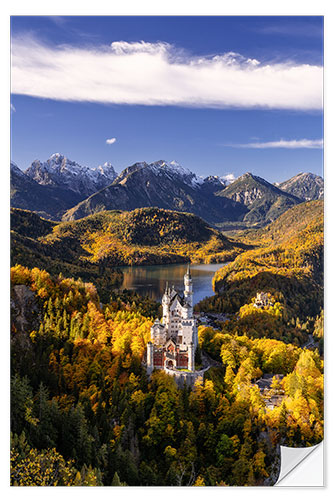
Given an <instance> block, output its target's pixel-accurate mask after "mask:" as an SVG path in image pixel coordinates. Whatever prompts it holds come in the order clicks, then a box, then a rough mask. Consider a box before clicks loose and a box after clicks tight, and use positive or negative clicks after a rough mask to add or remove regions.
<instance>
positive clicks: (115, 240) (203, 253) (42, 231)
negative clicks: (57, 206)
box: [11, 208, 245, 285]
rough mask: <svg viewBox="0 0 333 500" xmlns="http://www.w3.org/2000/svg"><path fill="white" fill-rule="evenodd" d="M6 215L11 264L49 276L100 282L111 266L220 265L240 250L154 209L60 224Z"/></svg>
mask: <svg viewBox="0 0 333 500" xmlns="http://www.w3.org/2000/svg"><path fill="white" fill-rule="evenodd" d="M11 217H12V219H11V229H12V247H11V253H12V264H13V265H15V264H22V265H25V266H28V267H34V266H36V264H37V263H38V265H39V267H41V268H44V269H46V270H47V271H49V272H51V273H53V274H58V273H60V272H61V273H63V274H65V275H68V276H74V277H81V278H82V279H88V280H93V281H96V280H97V282H99V283H100V284H103V283H104V279H106V277H107V276H108V275H110V276H113V275H114V271H113V268H114V267H116V266H124V265H144V264H167V263H176V262H187V261H192V262H207V263H208V262H223V261H226V260H230V259H233V258H235V257H236V255H238V254H239V253H240V252H242V251H243V250H244V248H245V247H244V245H242V243H241V242H235V241H233V240H230V239H228V238H226V237H225V236H224V235H222V234H221V233H220V232H218V231H217V230H216V229H213V228H212V227H211V226H210V225H209V224H208V223H206V222H205V221H203V220H202V219H200V218H199V217H197V216H195V215H193V214H187V213H183V212H175V211H170V210H163V209H158V208H142V209H136V210H133V211H130V212H126V211H105V212H99V213H97V214H95V215H91V216H88V217H85V218H83V219H80V220H78V221H68V222H67V221H66V222H60V223H56V222H51V221H48V220H45V219H42V218H40V217H39V216H38V215H37V214H34V213H32V212H29V211H26V210H19V209H12V210H11ZM116 277H117V276H115V278H116ZM116 281H119V275H118V278H117V280H116ZM104 284H105V285H106V283H104Z"/></svg>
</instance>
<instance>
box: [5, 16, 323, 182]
mask: <svg viewBox="0 0 333 500" xmlns="http://www.w3.org/2000/svg"><path fill="white" fill-rule="evenodd" d="M11 35H12V47H13V51H12V52H13V55H12V75H11V81H12V92H13V93H12V98H11V103H12V113H11V156H12V160H13V161H15V162H16V163H17V164H18V166H19V167H21V168H22V169H23V170H24V169H26V168H27V167H28V166H29V165H30V163H31V162H32V161H33V160H34V159H36V158H38V159H40V160H44V161H45V160H46V159H47V158H48V157H49V156H50V155H51V154H52V153H54V152H60V153H63V154H65V155H66V156H68V157H69V158H70V159H72V160H75V161H77V162H78V163H80V164H84V165H88V166H91V167H93V166H97V165H99V164H103V163H104V162H106V161H110V162H111V163H112V164H113V165H114V167H115V168H116V170H118V171H120V170H122V169H123V168H125V167H126V166H128V165H130V164H132V163H134V162H136V161H143V160H146V161H154V160H158V159H165V160H173V159H174V160H177V161H178V162H179V163H180V164H182V165H183V166H184V167H187V168H190V169H191V170H193V171H194V172H196V173H197V174H199V175H209V174H214V175H226V174H230V173H231V174H234V176H236V177H237V176H238V175H241V174H242V173H244V172H247V171H251V172H253V173H254V174H256V175H260V176H262V177H265V178H266V179H267V180H269V181H271V182H275V181H282V180H285V179H287V178H289V177H291V176H293V175H295V174H297V173H299V172H301V171H303V172H304V171H305V172H308V171H310V172H313V173H316V174H320V175H322V170H323V150H322V143H321V141H322V138H323V116H322V109H321V107H322V106H321V100H322V96H321V91H322V89H321V86H322V80H321V78H322V64H323V61H322V58H323V47H322V45H323V39H322V36H323V33H322V18H320V17H284V18H283V17H252V16H251V17H240V16H238V17H62V18H61V17H53V18H52V17H12V19H11ZM108 139H115V140H113V141H109V142H111V144H107V143H106V141H107V140H108Z"/></svg>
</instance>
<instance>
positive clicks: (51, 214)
mask: <svg viewBox="0 0 333 500" xmlns="http://www.w3.org/2000/svg"><path fill="white" fill-rule="evenodd" d="M10 198H11V206H12V207H15V208H22V209H28V210H32V211H34V212H37V213H39V214H40V215H42V216H43V217H46V218H48V219H53V218H54V219H57V218H58V219H59V218H61V216H62V214H63V213H64V212H65V210H67V209H68V208H70V207H71V206H73V205H74V204H75V203H78V202H79V201H80V199H81V197H80V196H79V195H78V194H77V193H74V192H73V191H69V190H65V189H61V188H59V187H54V186H42V185H40V184H38V183H37V182H35V181H34V180H33V179H31V178H30V177H28V176H27V175H26V174H25V173H24V172H22V170H20V169H19V168H18V167H17V165H16V164H15V163H13V162H12V163H11V164H10Z"/></svg>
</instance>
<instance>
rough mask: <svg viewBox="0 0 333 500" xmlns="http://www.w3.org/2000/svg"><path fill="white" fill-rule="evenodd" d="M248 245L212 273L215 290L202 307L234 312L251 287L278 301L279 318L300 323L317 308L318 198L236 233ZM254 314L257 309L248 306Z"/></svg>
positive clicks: (319, 270) (320, 217)
mask: <svg viewBox="0 0 333 500" xmlns="http://www.w3.org/2000/svg"><path fill="white" fill-rule="evenodd" d="M238 237H239V238H240V239H241V240H242V242H245V243H247V244H248V245H253V247H254V248H253V249H251V250H248V251H246V252H244V253H242V254H241V255H239V256H238V257H237V258H236V259H235V260H234V261H233V262H232V263H230V264H228V265H227V266H225V267H223V268H221V269H220V270H219V271H218V272H217V273H216V274H215V276H214V279H213V287H214V289H215V291H216V295H215V296H214V297H211V298H209V299H207V300H206V301H204V302H202V303H201V304H200V306H198V307H199V308H201V309H202V310H207V311H209V310H214V311H221V312H228V313H236V312H237V311H239V310H240V307H242V306H245V305H246V304H249V305H250V304H251V303H253V301H254V297H255V295H256V293H257V292H261V291H262V292H267V293H269V294H271V296H272V297H273V298H274V301H275V302H279V303H280V304H281V310H280V313H279V314H280V315H281V317H283V318H284V320H285V321H287V323H288V321H289V320H290V321H292V322H294V324H295V322H296V321H297V318H299V320H301V321H302V322H303V323H304V322H305V321H306V319H307V317H315V316H317V315H318V314H319V313H320V310H321V308H322V307H323V202H322V201H312V202H308V203H303V204H301V205H297V206H295V207H293V208H292V209H290V210H288V211H287V212H286V213H284V214H283V215H282V216H280V217H279V218H278V219H277V220H276V221H275V222H273V223H272V224H271V225H269V226H268V227H267V228H264V229H260V230H256V231H253V230H252V231H245V232H243V233H242V234H240V235H239V236H238ZM253 313H255V316H256V315H258V314H259V313H258V312H257V311H255V310H254V311H253Z"/></svg>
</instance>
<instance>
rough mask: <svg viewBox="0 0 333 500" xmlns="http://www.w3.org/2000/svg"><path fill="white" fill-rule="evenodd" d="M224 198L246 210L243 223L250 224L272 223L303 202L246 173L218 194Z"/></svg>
mask: <svg viewBox="0 0 333 500" xmlns="http://www.w3.org/2000/svg"><path fill="white" fill-rule="evenodd" d="M218 196H220V197H222V198H229V199H231V200H233V201H235V202H236V203H238V204H240V205H242V206H243V207H245V208H246V213H245V214H244V217H243V219H242V220H243V221H245V222H250V223H257V222H261V223H263V222H265V223H267V222H271V221H273V220H274V219H276V218H277V217H278V216H279V215H281V214H282V213H283V212H285V211H286V210H287V209H288V208H291V207H292V206H293V205H296V204H298V203H300V202H301V200H300V199H299V198H297V197H296V196H294V195H292V194H289V193H286V192H284V191H281V190H280V189H279V188H277V187H276V186H274V185H273V184H270V183H269V182H267V181H265V180H264V179H262V178H261V177H257V176H255V175H253V174H251V173H246V174H244V175H242V176H241V177H238V179H236V180H235V181H234V182H233V183H232V184H230V185H229V186H227V187H226V188H225V189H223V190H222V191H220V192H219V193H218Z"/></svg>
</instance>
